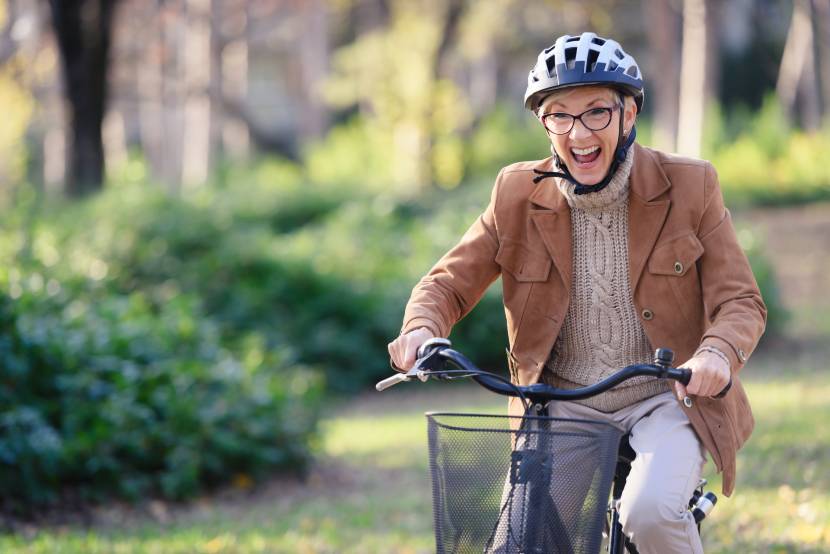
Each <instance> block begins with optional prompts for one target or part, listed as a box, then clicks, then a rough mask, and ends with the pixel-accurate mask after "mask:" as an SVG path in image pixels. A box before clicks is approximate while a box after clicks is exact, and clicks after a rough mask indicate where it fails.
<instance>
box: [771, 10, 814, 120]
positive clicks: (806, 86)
mask: <svg viewBox="0 0 830 554" xmlns="http://www.w3.org/2000/svg"><path fill="white" fill-rule="evenodd" d="M811 12H812V3H811V2H810V0H796V1H795V2H794V3H793V17H792V21H791V22H790V30H789V32H788V33H787V42H786V44H785V45H784V55H783V56H782V57H781V66H780V68H779V70H778V83H777V84H776V86H775V91H776V93H777V94H778V99H779V101H780V102H781V106H782V108H783V110H784V113H785V114H787V116H788V117H790V118H792V117H793V115H794V112H795V104H796V98H797V96H798V94H799V92H801V95H802V99H803V100H804V110H802V119H806V117H807V116H806V114H810V113H812V112H813V111H814V109H815V84H816V83H815V67H814V65H813V64H814V62H815V58H814V57H813V25H812V23H811V21H810V16H811Z"/></svg>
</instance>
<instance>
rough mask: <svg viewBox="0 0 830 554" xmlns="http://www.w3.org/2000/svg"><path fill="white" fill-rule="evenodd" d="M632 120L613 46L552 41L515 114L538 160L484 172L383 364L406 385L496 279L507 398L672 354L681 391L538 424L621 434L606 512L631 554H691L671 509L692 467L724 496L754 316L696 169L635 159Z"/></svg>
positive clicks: (637, 384)
mask: <svg viewBox="0 0 830 554" xmlns="http://www.w3.org/2000/svg"><path fill="white" fill-rule="evenodd" d="M642 105H643V81H642V75H641V73H640V70H639V67H638V66H637V64H636V62H635V61H634V59H633V58H632V57H631V56H630V55H628V54H626V53H625V52H624V51H623V49H622V47H621V46H620V45H619V44H618V43H616V42H615V41H613V40H608V39H603V38H600V37H598V36H596V35H595V34H593V33H583V34H582V35H580V36H567V35H566V36H562V37H560V38H559V39H557V41H556V43H555V44H554V45H553V46H551V47H550V48H547V49H545V50H544V51H543V52H541V53H540V54H539V58H538V60H537V62H536V66H535V67H534V68H533V69H532V70H531V71H530V75H529V77H528V87H527V91H526V94H525V106H526V107H527V108H528V109H529V110H531V111H533V113H534V114H535V115H536V116H537V118H538V119H539V121H540V123H541V124H542V128H543V129H544V130H545V132H546V133H547V136H548V139H549V140H550V143H551V153H552V156H551V157H549V158H546V159H544V160H541V161H535V162H520V163H516V164H513V165H511V166H508V167H506V168H504V169H502V171H501V173H500V174H499V176H498V178H497V179H496V184H495V187H494V188H493V192H492V196H491V199H490V203H489V205H488V206H487V209H486V210H485V211H484V213H483V214H482V215H481V216H480V217H479V218H478V220H477V221H475V223H473V225H472V226H471V227H470V229H469V230H468V231H467V233H466V234H465V235H464V237H463V238H462V239H461V241H460V242H459V243H458V245H456V246H455V247H454V248H453V249H452V250H451V251H450V252H448V253H447V254H446V255H445V256H444V257H443V258H441V260H440V261H439V262H438V263H437V264H436V265H435V267H433V268H432V270H431V271H430V272H429V274H428V275H426V276H425V277H424V278H423V279H421V281H420V282H419V283H418V285H417V286H416V287H415V289H414V290H413V293H412V296H411V298H410V300H409V303H408V304H407V307H406V312H405V316H404V323H403V328H402V331H401V335H400V336H399V337H398V338H397V339H395V340H394V341H393V342H392V343H390V344H389V353H390V356H391V358H392V361H393V363H394V364H395V365H396V366H397V367H398V368H400V369H402V370H406V369H408V368H410V367H411V366H412V365H413V363H414V358H415V352H416V349H417V348H418V347H419V346H420V345H421V344H422V343H423V342H424V341H425V340H427V339H429V338H431V337H436V336H440V337H446V336H448V335H449V333H450V330H451V329H452V327H453V325H454V324H455V323H456V322H457V321H458V320H459V319H461V318H462V317H464V315H466V314H467V313H468V312H469V311H470V310H471V309H472V308H473V306H474V305H475V304H476V303H477V302H478V300H479V299H480V298H481V296H482V294H483V293H484V291H485V290H486V289H487V287H488V286H489V285H490V284H491V283H492V282H493V281H494V280H495V279H496V278H497V277H499V276H501V278H502V287H503V295H504V307H505V313H506V316H507V328H508V337H509V341H510V350H509V366H510V374H511V378H512V379H513V380H514V381H515V382H516V383H519V384H522V385H529V384H532V383H536V382H540V381H541V382H547V383H550V384H553V385H556V386H558V387H560V388H576V387H580V386H585V385H589V384H592V383H595V382H597V381H599V380H601V379H603V378H604V377H606V376H607V375H609V374H611V373H613V372H614V371H616V370H617V369H619V368H621V367H624V366H626V365H630V364H637V363H649V362H650V361H651V357H652V352H653V349H654V348H655V347H667V348H671V349H673V350H674V351H675V352H676V353H677V355H678V357H677V359H678V360H680V361H683V363H681V364H679V367H685V368H688V369H690V370H691V371H692V379H691V381H690V383H689V384H688V386H687V387H686V388H685V389H684V387H683V386H682V385H679V384H678V385H676V386H675V390H674V392H672V391H671V389H670V387H669V385H668V384H666V382H665V381H660V380H655V379H650V378H636V379H634V380H630V381H627V382H625V383H623V384H622V385H620V386H618V387H616V388H614V389H612V390H611V391H609V392H608V393H605V394H603V395H600V396H598V397H595V398H592V399H589V400H585V401H578V402H559V403H554V404H552V405H551V406H550V408H549V413H550V415H553V416H558V417H569V418H570V417H578V418H587V419H598V420H604V421H610V422H614V423H616V424H618V425H621V426H622V427H623V428H624V429H625V430H626V431H627V432H628V433H629V434H630V444H631V446H632V447H633V449H634V451H635V452H636V454H637V456H636V459H635V461H634V463H633V464H632V470H631V474H630V475H629V478H628V481H627V485H626V489H625V491H624V492H623V496H622V499H621V505H620V512H621V520H622V523H623V529H624V531H625V533H626V534H627V535H628V536H629V537H630V538H631V539H632V540H633V541H634V542H635V543H636V544H637V548H638V549H639V551H640V552H642V553H660V554H667V553H672V552H683V553H688V552H702V551H703V550H702V547H701V542H700V537H699V536H698V533H697V530H696V528H695V524H694V520H693V518H692V516H691V514H690V513H689V511H688V510H687V506H686V503H687V501H688V499H689V498H690V496H691V494H692V492H693V489H694V487H695V486H696V485H697V483H698V480H699V477H700V474H701V471H702V468H703V465H704V463H705V453H706V452H708V453H709V455H710V456H711V457H712V460H713V461H714V463H715V465H716V466H717V468H718V470H719V471H721V472H723V492H724V494H726V495H729V494H731V492H732V490H733V488H734V482H735V455H736V451H737V450H738V449H739V448H740V447H741V445H742V444H743V443H744V441H745V440H746V439H747V437H748V436H749V434H750V433H751V431H752V428H753V425H754V421H753V418H752V413H751V411H750V408H749V404H748V402H747V398H746V394H745V393H744V389H743V387H742V386H741V382H740V379H739V378H738V372H739V370H740V368H741V366H743V364H744V363H745V362H746V360H747V358H748V357H749V355H750V353H751V352H752V351H753V349H754V348H755V346H756V344H757V342H758V339H759V338H760V336H761V334H762V332H763V330H764V325H765V320H766V308H765V306H764V304H763V301H762V299H761V296H760V293H759V291H758V287H757V285H756V283H755V279H754V277H753V275H752V271H751V269H750V266H749V263H748V262H747V258H746V256H745V255H744V253H743V251H742V250H741V248H740V246H739V245H738V241H737V239H736V236H735V231H734V228H733V226H732V221H731V218H730V215H729V212H728V211H727V210H726V209H725V207H724V204H723V199H722V196H721V192H720V188H719V185H718V179H717V176H716V174H715V170H714V168H713V167H712V165H711V164H709V163H708V162H705V161H701V160H696V159H690V158H682V157H679V156H674V155H670V154H665V153H663V152H659V151H656V150H652V149H649V148H645V147H642V146H640V145H639V144H637V143H636V142H635V141H634V139H635V136H636V132H635V123H636V119H637V114H638V113H639V112H640V110H641V109H642ZM730 377H731V379H732V386H731V388H730V389H729V390H728V392H727V394H726V396H725V397H724V398H722V399H716V398H714V396H716V395H718V393H719V392H721V391H722V390H723V389H724V388H725V386H726V385H727V384H728V383H729V381H730ZM521 410H522V407H521V404H520V403H519V402H511V405H510V412H511V414H514V415H520V414H521Z"/></svg>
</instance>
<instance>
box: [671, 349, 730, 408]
mask: <svg viewBox="0 0 830 554" xmlns="http://www.w3.org/2000/svg"><path fill="white" fill-rule="evenodd" d="M679 367H682V368H685V369H691V370H692V379H691V380H690V381H689V384H688V385H687V386H684V385H683V384H682V383H680V382H678V381H675V382H674V388H675V391H677V395H678V398H680V400H683V398H684V397H686V396H688V395H689V394H694V395H697V396H715V395H716V394H718V393H719V392H721V391H722V390H723V389H724V388H725V387H726V385H727V384H728V383H729V377H730V372H729V364H728V363H726V361H724V360H723V359H721V357H720V356H718V355H717V354H713V353H712V352H707V351H705V350H704V351H702V352H698V354H697V355H696V356H695V357H694V358H692V359H690V360H689V361H687V362H686V363H684V364H682V365H681V366H679Z"/></svg>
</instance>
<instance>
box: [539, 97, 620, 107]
mask: <svg viewBox="0 0 830 554" xmlns="http://www.w3.org/2000/svg"><path fill="white" fill-rule="evenodd" d="M603 100H608V98H605V97H604V96H597V97H596V98H594V99H593V100H591V101H590V102H588V104H586V105H585V107H591V106H593V105H594V104H596V103H597V102H601V101H603ZM554 105H557V106H560V107H562V108H566V107H567V106H565V104H563V103H561V102H559V101H558V100H554V101H553V102H551V103H550V106H554Z"/></svg>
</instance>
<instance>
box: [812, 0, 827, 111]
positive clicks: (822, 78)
mask: <svg viewBox="0 0 830 554" xmlns="http://www.w3.org/2000/svg"><path fill="white" fill-rule="evenodd" d="M814 8H815V16H816V52H817V53H818V63H817V64H816V65H817V66H818V69H819V82H820V85H821V86H820V90H821V112H822V116H823V117H824V118H825V119H826V118H828V116H830V2H828V1H827V0H820V1H818V2H816V3H815V5H814Z"/></svg>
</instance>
